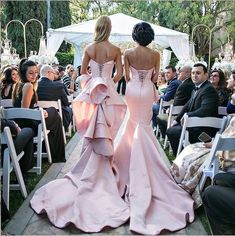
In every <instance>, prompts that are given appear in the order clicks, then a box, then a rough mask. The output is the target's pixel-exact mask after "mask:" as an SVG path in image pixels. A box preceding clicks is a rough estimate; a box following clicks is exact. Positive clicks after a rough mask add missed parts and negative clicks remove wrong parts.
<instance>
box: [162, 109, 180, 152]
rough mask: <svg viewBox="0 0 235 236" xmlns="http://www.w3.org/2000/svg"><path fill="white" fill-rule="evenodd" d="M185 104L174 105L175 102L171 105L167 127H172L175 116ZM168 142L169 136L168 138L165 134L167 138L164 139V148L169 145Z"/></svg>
mask: <svg viewBox="0 0 235 236" xmlns="http://www.w3.org/2000/svg"><path fill="white" fill-rule="evenodd" d="M183 107H184V106H174V105H173V104H171V105H170V110H169V115H168V119H167V129H168V128H170V127H171V123H172V121H173V119H174V117H175V116H177V115H178V114H179V113H180V112H181V110H182V108H183ZM167 142H168V138H167V135H166V136H165V140H164V147H163V148H164V150H165V149H166V147H167Z"/></svg>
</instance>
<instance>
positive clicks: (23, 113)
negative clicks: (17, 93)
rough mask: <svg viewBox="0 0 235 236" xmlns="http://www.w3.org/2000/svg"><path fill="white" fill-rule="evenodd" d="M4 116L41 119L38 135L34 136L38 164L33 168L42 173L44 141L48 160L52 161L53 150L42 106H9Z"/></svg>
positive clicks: (4, 111) (34, 170) (8, 117)
mask: <svg viewBox="0 0 235 236" xmlns="http://www.w3.org/2000/svg"><path fill="white" fill-rule="evenodd" d="M3 116H4V118H6V119H31V120H36V121H39V122H40V123H39V125H38V136H37V137H35V138H34V143H36V144H37V165H36V166H35V167H34V168H33V169H32V171H33V172H36V173H37V174H41V170H42V155H43V153H42V142H43V141H44V142H45V146H46V151H47V157H48V162H49V163H51V162H52V159H51V151H50V146H49V141H48V136H47V134H48V130H47V129H46V123H45V118H44V114H43V110H42V108H39V109H28V108H8V109H4V110H3Z"/></svg>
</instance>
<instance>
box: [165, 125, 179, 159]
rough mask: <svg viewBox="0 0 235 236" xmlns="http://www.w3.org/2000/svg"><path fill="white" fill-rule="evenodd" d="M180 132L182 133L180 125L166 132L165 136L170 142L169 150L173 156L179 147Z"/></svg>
mask: <svg viewBox="0 0 235 236" xmlns="http://www.w3.org/2000/svg"><path fill="white" fill-rule="evenodd" d="M181 131H182V126H181V125H176V126H173V127H170V128H169V129H167V130H166V135H167V137H168V139H169V141H170V144H171V148H172V150H173V153H174V155H175V156H176V154H177V150H178V146H179V141H180V135H181Z"/></svg>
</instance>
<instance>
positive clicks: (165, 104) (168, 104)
mask: <svg viewBox="0 0 235 236" xmlns="http://www.w3.org/2000/svg"><path fill="white" fill-rule="evenodd" d="M173 102H174V100H173V99H172V100H170V101H163V99H160V107H159V113H158V114H159V115H160V114H163V113H164V108H166V107H169V106H170V105H172V104H173ZM158 132H159V127H158V126H157V130H156V136H158Z"/></svg>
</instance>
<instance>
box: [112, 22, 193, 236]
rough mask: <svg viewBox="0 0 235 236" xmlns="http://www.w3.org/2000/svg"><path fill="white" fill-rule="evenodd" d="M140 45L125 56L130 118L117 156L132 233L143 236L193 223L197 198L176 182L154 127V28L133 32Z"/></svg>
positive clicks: (115, 161)
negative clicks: (194, 202) (149, 46)
mask: <svg viewBox="0 0 235 236" xmlns="http://www.w3.org/2000/svg"><path fill="white" fill-rule="evenodd" d="M132 37H133V39H134V41H136V42H137V44H138V46H137V47H135V48H133V49H129V50H127V51H126V52H125V55H124V63H125V73H126V80H127V81H128V83H127V88H126V103H127V106H128V110H129V119H128V121H127V125H126V128H125V131H124V133H123V136H122V138H121V140H120V142H119V143H118V145H117V148H116V150H115V154H114V158H113V166H114V169H115V170H116V178H117V182H118V187H119V192H120V195H121V196H122V195H125V197H126V202H129V205H130V230H132V231H135V232H138V233H141V234H159V233H160V232H161V231H162V230H164V229H165V230H169V231H175V230H179V229H182V228H184V227H185V226H186V224H187V222H192V221H193V219H194V210H193V200H192V199H191V197H190V195H189V194H188V193H187V192H185V191H184V190H183V189H181V188H180V187H179V186H178V185H177V184H176V183H175V181H174V179H173V178H172V176H171V174H170V172H169V169H168V168H167V167H166V165H165V163H164V161H163V158H162V157H161V155H160V153H159V151H158V150H159V149H160V148H161V147H160V145H159V143H158V142H157V140H156V137H155V135H154V133H153V130H152V127H151V124H150V122H151V117H152V104H153V102H154V101H155V99H156V96H155V95H156V91H155V86H154V84H153V82H152V81H154V82H155V81H156V80H157V76H158V70H159V63H160V56H159V53H157V52H154V51H153V50H151V49H150V48H147V47H146V45H148V44H149V43H150V42H151V41H152V40H153V39H154V32H153V30H152V28H151V26H150V25H149V24H147V23H145V22H142V23H139V24H137V25H136V26H135V27H134V29H133V33H132Z"/></svg>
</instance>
